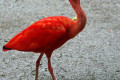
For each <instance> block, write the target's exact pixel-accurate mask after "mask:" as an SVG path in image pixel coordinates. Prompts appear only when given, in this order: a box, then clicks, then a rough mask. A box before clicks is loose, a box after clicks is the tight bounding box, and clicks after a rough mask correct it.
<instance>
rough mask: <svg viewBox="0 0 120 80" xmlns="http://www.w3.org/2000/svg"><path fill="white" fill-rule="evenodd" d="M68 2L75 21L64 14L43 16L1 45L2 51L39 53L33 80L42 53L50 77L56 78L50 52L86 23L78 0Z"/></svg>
mask: <svg viewBox="0 0 120 80" xmlns="http://www.w3.org/2000/svg"><path fill="white" fill-rule="evenodd" d="M69 2H70V4H71V5H72V8H73V9H74V10H75V12H76V15H77V20H76V21H75V20H72V19H70V18H67V17H64V16H52V17H46V18H43V19H41V20H39V21H37V22H35V23H33V24H32V25H30V26H29V27H27V28H26V29H24V30H23V31H21V32H20V33H18V34H17V35H16V36H15V37H13V38H12V39H11V40H10V41H9V42H8V43H7V44H6V45H4V46H3V51H8V50H18V51H25V52H35V53H40V56H39V58H38V59H37V61H36V74H35V80H38V69H39V64H40V60H41V58H42V56H43V54H45V55H46V57H47V59H48V70H49V72H50V74H51V76H52V79H53V80H56V79H55V76H54V73H53V69H52V66H51V59H50V58H51V55H52V52H53V51H54V50H55V49H57V48H59V47H60V46H62V45H63V44H64V43H65V42H66V41H68V40H69V39H71V38H73V37H75V36H76V35H77V34H78V33H79V32H81V31H82V30H83V29H84V27H85V25H86V15H85V13H84V11H83V9H82V8H81V5H80V0H69Z"/></svg>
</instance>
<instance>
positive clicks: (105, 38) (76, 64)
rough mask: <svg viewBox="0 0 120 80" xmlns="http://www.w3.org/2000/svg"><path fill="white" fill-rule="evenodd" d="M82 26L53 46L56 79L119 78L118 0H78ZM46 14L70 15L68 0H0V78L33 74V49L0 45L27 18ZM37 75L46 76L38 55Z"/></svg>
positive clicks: (47, 79) (24, 79)
mask: <svg viewBox="0 0 120 80" xmlns="http://www.w3.org/2000/svg"><path fill="white" fill-rule="evenodd" d="M81 6H82V8H83V9H84V11H85V13H86V15H87V25H86V27H85V29H84V30H83V31H82V32H81V33H80V34H78V35H77V36H76V37H75V38H74V39H72V40H69V41H68V42H67V43H66V44H64V45H63V46H62V47H60V48H59V49H57V50H55V51H54V53H53V55H52V58H51V61H52V66H53V70H54V74H55V76H56V78H57V79H58V80H120V0H81ZM48 16H67V17H70V18H73V17H74V16H75V12H74V10H73V9H72V7H71V5H70V3H69V1H68V0H0V80H34V77H35V62H36V60H37V58H38V56H39V54H34V53H32V52H20V51H9V52H3V51H2V46H3V45H4V44H5V43H6V42H7V41H9V40H10V39H11V38H12V37H13V36H15V35H16V34H17V33H19V32H20V31H21V30H23V29H25V28H26V27H28V26H29V25H30V24H32V22H35V21H38V20H40V19H42V18H44V17H48ZM39 80H51V76H50V74H49V72H48V69H47V59H46V57H45V56H44V57H43V58H42V61H41V64H40V68H39Z"/></svg>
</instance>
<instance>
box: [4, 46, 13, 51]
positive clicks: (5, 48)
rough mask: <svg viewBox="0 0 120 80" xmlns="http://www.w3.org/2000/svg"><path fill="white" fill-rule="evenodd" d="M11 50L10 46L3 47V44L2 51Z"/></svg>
mask: <svg viewBox="0 0 120 80" xmlns="http://www.w3.org/2000/svg"><path fill="white" fill-rule="evenodd" d="M8 50H11V49H10V48H7V47H5V45H4V46H3V51H8Z"/></svg>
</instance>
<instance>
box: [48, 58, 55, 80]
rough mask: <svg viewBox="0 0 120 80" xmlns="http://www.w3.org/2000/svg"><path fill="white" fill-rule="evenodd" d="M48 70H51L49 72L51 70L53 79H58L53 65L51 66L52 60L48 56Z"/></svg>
mask: <svg viewBox="0 0 120 80" xmlns="http://www.w3.org/2000/svg"><path fill="white" fill-rule="evenodd" d="M48 70H49V72H50V74H51V76H52V79H53V80H56V79H55V76H54V73H53V69H52V66H51V60H50V58H48Z"/></svg>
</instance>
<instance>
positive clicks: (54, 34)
mask: <svg viewBox="0 0 120 80" xmlns="http://www.w3.org/2000/svg"><path fill="white" fill-rule="evenodd" d="M72 21H73V20H72V19H70V18H67V17H64V16H54V17H47V18H44V19H41V20H39V21H37V22H35V23H33V24H32V25H30V26H29V27H28V28H26V29H25V30H23V31H21V32H20V33H18V34H17V35H16V36H15V37H13V38H12V39H11V40H10V41H9V42H8V43H7V44H6V45H5V46H4V47H6V48H10V49H14V50H19V51H33V52H42V53H45V52H46V51H53V50H54V49H56V48H58V47H60V46H61V45H62V44H63V43H65V42H66V41H67V40H68V39H69V37H68V31H69V27H70V25H69V23H71V22H72ZM3 50H4V51H5V49H3Z"/></svg>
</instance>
